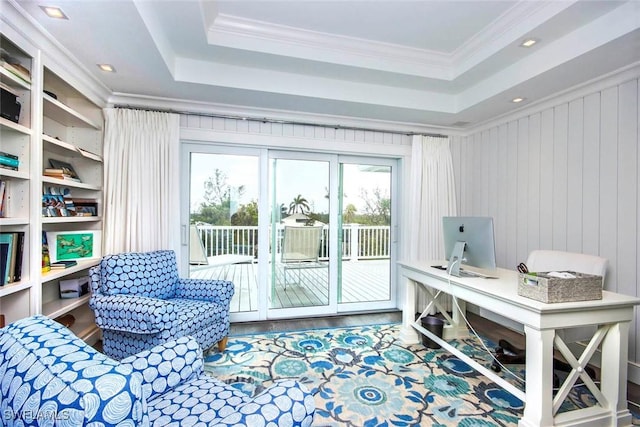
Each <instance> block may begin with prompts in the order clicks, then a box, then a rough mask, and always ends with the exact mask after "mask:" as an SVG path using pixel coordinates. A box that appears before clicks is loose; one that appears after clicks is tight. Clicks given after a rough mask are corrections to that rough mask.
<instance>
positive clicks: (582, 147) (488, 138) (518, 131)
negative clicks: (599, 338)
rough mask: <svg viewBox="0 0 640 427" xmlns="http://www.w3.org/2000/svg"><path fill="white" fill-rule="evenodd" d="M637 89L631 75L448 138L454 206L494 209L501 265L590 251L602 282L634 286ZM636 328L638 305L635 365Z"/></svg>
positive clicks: (624, 289) (638, 250) (639, 197)
mask: <svg viewBox="0 0 640 427" xmlns="http://www.w3.org/2000/svg"><path fill="white" fill-rule="evenodd" d="M638 98H639V87H638V78H637V75H636V77H635V78H631V79H630V80H628V81H626V82H624V83H616V84H613V85H612V86H610V87H606V88H604V89H601V88H599V89H597V90H596V89H594V90H593V91H592V92H591V93H589V91H588V90H587V91H583V94H581V95H580V96H576V97H575V99H570V100H568V101H567V100H565V99H566V98H565V99H562V100H560V99H559V100H558V103H557V104H556V105H551V106H548V107H545V108H544V109H541V110H539V111H534V110H532V111H531V112H529V113H526V114H523V116H522V117H520V118H513V119H511V120H505V122H504V123H498V124H496V125H493V126H492V127H489V128H486V129H484V130H481V131H478V132H476V133H473V134H471V135H469V136H466V137H454V138H453V143H452V150H453V157H454V164H455V169H456V175H457V176H456V182H457V198H458V207H459V213H460V214H461V215H488V216H493V217H494V222H495V234H496V255H497V258H498V264H499V266H501V267H505V268H515V266H516V265H517V263H518V262H520V261H525V260H526V259H527V255H528V253H529V251H531V250H532V249H556V250H566V251H572V252H583V253H588V254H596V255H600V256H603V257H605V258H607V259H608V260H609V268H608V270H607V276H606V281H605V288H606V289H607V290H610V291H614V292H619V293H622V294H626V295H632V296H640V286H639V277H640V262H639V260H640V238H639V237H638V231H639V228H640V215H639V211H638V209H639V208H638V203H639V201H640V161H639V160H640V151H639V150H638V145H639V144H638V143H639V142H640V139H639V131H638V126H639V123H640V120H639V110H638ZM548 105H549V104H548ZM639 333H640V313H639V310H638V309H637V308H636V317H635V324H632V325H631V330H630V337H631V338H630V342H629V360H630V361H632V362H634V366H635V367H636V368H637V367H639V363H640V339H638V334H639ZM633 371H636V375H637V371H638V370H637V369H633ZM635 381H636V382H637V381H638V380H637V378H636V379H635Z"/></svg>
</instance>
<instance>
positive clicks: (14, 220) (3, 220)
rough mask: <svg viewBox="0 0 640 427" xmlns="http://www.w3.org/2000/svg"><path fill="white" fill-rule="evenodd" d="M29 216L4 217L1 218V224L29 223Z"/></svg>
mask: <svg viewBox="0 0 640 427" xmlns="http://www.w3.org/2000/svg"><path fill="white" fill-rule="evenodd" d="M27 224H29V218H21V217H4V218H0V225H27Z"/></svg>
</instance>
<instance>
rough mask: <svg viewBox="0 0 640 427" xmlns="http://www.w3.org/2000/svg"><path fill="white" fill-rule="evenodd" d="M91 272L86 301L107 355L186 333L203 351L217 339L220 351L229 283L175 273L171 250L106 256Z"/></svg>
mask: <svg viewBox="0 0 640 427" xmlns="http://www.w3.org/2000/svg"><path fill="white" fill-rule="evenodd" d="M89 276H90V277H91V292H92V295H91V299H90V300H89V306H90V307H91V309H92V310H93V312H94V314H95V319H96V324H97V325H98V327H99V328H100V329H101V330H102V341H103V350H104V352H105V354H106V355H108V356H109V357H111V358H114V359H118V360H119V359H122V358H125V357H127V356H130V355H132V354H135V353H139V352H140V351H143V350H147V349H149V348H151V347H153V346H155V345H158V344H162V343H164V342H167V341H169V340H171V339H174V338H179V337H183V336H187V335H190V336H192V337H194V338H195V339H196V341H197V342H198V344H199V345H200V347H201V348H202V349H204V350H206V349H208V348H209V347H211V346H212V345H214V344H216V343H218V347H219V349H220V351H223V350H224V348H225V345H226V339H227V335H228V334H229V304H230V303H231V297H232V296H233V292H234V287H233V283H231V282H228V281H223V280H196V279H184V278H179V277H178V268H177V264H176V255H175V252H173V251H171V250H160V251H153V252H128V253H122V254H116V255H108V256H105V257H104V258H102V260H101V262H100V264H99V265H97V266H95V267H93V268H91V269H90V270H89Z"/></svg>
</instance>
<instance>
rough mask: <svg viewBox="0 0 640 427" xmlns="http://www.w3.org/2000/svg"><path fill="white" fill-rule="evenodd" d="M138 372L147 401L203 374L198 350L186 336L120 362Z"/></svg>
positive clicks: (193, 340)
mask: <svg viewBox="0 0 640 427" xmlns="http://www.w3.org/2000/svg"><path fill="white" fill-rule="evenodd" d="M120 363H121V364H122V365H126V366H130V367H131V368H133V371H134V372H139V373H140V374H142V377H143V382H142V389H143V390H144V391H145V396H146V397H147V401H151V400H152V399H154V398H155V397H157V396H160V395H162V394H164V393H165V392H167V391H169V390H172V389H174V388H175V387H177V386H178V385H180V384H182V383H186V382H189V381H191V380H192V379H195V378H198V377H199V376H200V375H201V374H202V373H203V366H204V363H203V360H202V350H200V346H199V345H198V342H197V341H196V340H195V339H194V338H193V337H190V336H185V337H181V338H178V339H176V340H172V341H168V342H166V343H164V344H160V345H157V346H155V347H153V348H151V349H149V350H145V351H141V352H140V353H138V354H134V355H133V356H129V357H127V358H125V359H122V360H121V361H120Z"/></svg>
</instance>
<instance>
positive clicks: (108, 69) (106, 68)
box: [98, 64, 116, 73]
mask: <svg viewBox="0 0 640 427" xmlns="http://www.w3.org/2000/svg"><path fill="white" fill-rule="evenodd" d="M98 67H99V68H100V69H101V70H102V71H106V72H107V73H115V72H116V69H115V68H113V65H111V64H98Z"/></svg>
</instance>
